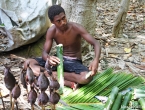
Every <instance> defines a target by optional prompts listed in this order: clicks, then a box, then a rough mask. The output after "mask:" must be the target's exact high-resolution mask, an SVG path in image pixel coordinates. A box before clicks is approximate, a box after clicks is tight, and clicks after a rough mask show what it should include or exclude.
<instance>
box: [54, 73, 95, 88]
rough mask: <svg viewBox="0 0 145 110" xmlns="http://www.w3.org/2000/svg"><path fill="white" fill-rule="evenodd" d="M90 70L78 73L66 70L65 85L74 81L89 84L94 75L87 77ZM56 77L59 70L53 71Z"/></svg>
mask: <svg viewBox="0 0 145 110" xmlns="http://www.w3.org/2000/svg"><path fill="white" fill-rule="evenodd" d="M87 73H88V72H81V73H80V74H76V73H73V72H72V73H69V72H64V80H65V82H64V85H65V86H69V87H71V86H72V83H74V82H75V83H79V84H87V83H89V82H90V81H91V80H92V79H93V77H89V78H88V79H86V78H85V76H86V74H87ZM53 75H54V77H57V72H53Z"/></svg>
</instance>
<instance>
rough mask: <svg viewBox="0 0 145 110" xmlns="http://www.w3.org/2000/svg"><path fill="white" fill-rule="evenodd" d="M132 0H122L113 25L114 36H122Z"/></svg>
mask: <svg viewBox="0 0 145 110" xmlns="http://www.w3.org/2000/svg"><path fill="white" fill-rule="evenodd" d="M129 3H130V0H122V1H121V4H120V9H119V11H118V14H117V17H116V21H115V23H114V25H113V31H112V36H113V37H122V33H123V26H124V23H125V19H126V15H127V11H128V8H129Z"/></svg>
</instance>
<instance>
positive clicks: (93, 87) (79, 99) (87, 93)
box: [62, 68, 145, 104]
mask: <svg viewBox="0 0 145 110" xmlns="http://www.w3.org/2000/svg"><path fill="white" fill-rule="evenodd" d="M144 81H145V80H144V78H142V77H136V76H134V75H133V74H126V73H121V72H120V73H113V69H112V68H109V69H107V70H106V71H104V72H103V73H98V74H97V75H96V76H95V77H94V79H93V80H92V81H91V82H90V83H89V84H87V85H85V86H83V87H81V88H79V89H78V90H76V91H74V92H70V93H69V94H67V95H64V96H62V99H63V100H64V101H66V102H67V103H70V104H73V103H96V102H98V100H97V99H96V98H95V96H96V95H99V96H109V94H110V93H111V90H112V88H113V87H114V86H117V87H118V88H119V91H122V90H125V89H126V88H128V87H130V86H137V85H139V84H141V83H143V82H144Z"/></svg>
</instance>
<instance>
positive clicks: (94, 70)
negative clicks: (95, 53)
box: [89, 60, 99, 76]
mask: <svg viewBox="0 0 145 110" xmlns="http://www.w3.org/2000/svg"><path fill="white" fill-rule="evenodd" d="M98 63H99V61H98V60H93V61H92V62H91V63H90V65H89V70H90V71H92V74H91V76H94V75H95V74H96V73H97V70H98Z"/></svg>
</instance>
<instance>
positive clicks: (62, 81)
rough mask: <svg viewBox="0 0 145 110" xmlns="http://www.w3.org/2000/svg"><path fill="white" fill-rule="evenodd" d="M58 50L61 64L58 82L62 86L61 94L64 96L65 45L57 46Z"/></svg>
mask: <svg viewBox="0 0 145 110" xmlns="http://www.w3.org/2000/svg"><path fill="white" fill-rule="evenodd" d="M56 48H57V57H58V58H59V59H60V64H59V65H58V66H57V76H58V82H59V84H60V88H59V94H63V88H64V70H63V45H62V44H58V45H56Z"/></svg>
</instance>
